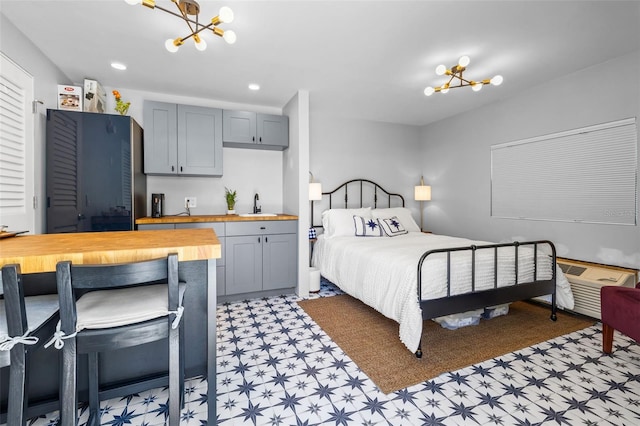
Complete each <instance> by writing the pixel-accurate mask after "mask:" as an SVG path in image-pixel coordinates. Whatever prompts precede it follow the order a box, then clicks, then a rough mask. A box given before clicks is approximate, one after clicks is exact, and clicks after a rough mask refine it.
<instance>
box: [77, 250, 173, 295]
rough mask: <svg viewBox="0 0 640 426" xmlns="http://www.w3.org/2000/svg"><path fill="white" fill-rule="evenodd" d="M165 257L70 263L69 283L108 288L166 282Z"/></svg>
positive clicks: (92, 287)
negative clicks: (104, 263)
mask: <svg viewBox="0 0 640 426" xmlns="http://www.w3.org/2000/svg"><path fill="white" fill-rule="evenodd" d="M167 262H168V260H167V258H162V259H154V260H148V261H144V262H136V263H125V264H112V265H71V285H72V287H73V288H74V289H81V288H85V289H91V290H97V289H109V288H117V287H128V286H131V285H136V284H147V283H152V282H156V281H164V282H166V280H167V277H168V269H167V268H168V266H167Z"/></svg>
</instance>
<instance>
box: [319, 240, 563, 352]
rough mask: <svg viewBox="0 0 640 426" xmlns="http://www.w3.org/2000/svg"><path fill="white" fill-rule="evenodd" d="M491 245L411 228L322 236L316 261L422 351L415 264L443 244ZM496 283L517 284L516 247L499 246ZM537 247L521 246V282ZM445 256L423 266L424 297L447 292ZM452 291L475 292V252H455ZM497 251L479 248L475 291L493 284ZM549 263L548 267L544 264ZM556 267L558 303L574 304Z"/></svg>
mask: <svg viewBox="0 0 640 426" xmlns="http://www.w3.org/2000/svg"><path fill="white" fill-rule="evenodd" d="M472 244H475V245H484V244H490V243H487V242H484V241H473V240H467V239H464V238H456V237H448V236H444V235H435V234H423V233H420V232H410V233H408V234H406V235H401V236H396V237H391V238H389V237H381V238H367V237H333V238H330V239H325V238H323V236H320V237H319V238H318V241H317V242H316V244H315V246H314V250H313V259H312V264H313V265H314V266H316V267H318V268H319V269H320V273H321V274H322V276H324V277H325V278H327V279H328V280H330V281H331V282H333V283H335V284H336V285H338V286H339V287H340V288H341V289H342V290H343V291H344V292H346V293H348V294H350V295H352V296H353V297H356V298H358V299H360V300H361V301H363V302H364V303H366V304H367V305H369V306H371V307H373V308H374V309H376V310H377V311H379V312H380V313H382V314H383V315H385V316H386V317H388V318H391V319H393V320H395V321H396V322H398V323H399V324H400V340H401V341H402V342H403V343H404V344H405V346H406V347H407V348H408V349H409V350H410V351H411V352H415V351H416V350H417V349H418V344H419V342H420V336H421V334H422V312H421V310H420V305H419V302H418V299H417V297H416V295H417V265H418V260H419V259H420V256H421V255H422V254H423V253H424V252H426V251H428V250H434V249H440V248H451V247H464V246H470V245H472ZM541 248H542V246H539V247H538V256H537V257H538V262H539V263H538V272H537V276H538V279H548V278H550V277H551V269H550V263H551V261H550V258H549V257H548V256H547V255H546V254H544V253H542V250H541ZM498 257H499V261H498V286H499V287H501V286H507V285H513V284H514V281H515V279H514V277H515V273H514V270H513V269H514V267H513V264H514V262H513V259H514V257H515V251H514V249H513V248H512V247H509V248H501V249H499V256H498ZM532 258H533V250H532V249H531V248H526V247H520V248H519V255H518V282H528V281H532V280H533V262H532ZM445 259H446V255H445V254H438V255H435V256H434V255H430V256H429V257H428V258H427V260H426V261H425V264H424V265H423V268H422V299H435V298H439V297H444V296H446V295H447V293H446V260H445ZM451 263H452V267H451V295H455V294H461V293H465V292H469V291H471V284H470V283H471V278H470V277H471V267H470V264H471V255H470V254H469V252H459V253H454V254H452V256H451ZM493 265H494V264H493V250H478V251H477V252H476V279H475V289H476V291H477V290H482V289H489V288H492V287H493V277H494V266H493ZM545 265H546V268H545V267H544V266H545ZM556 268H557V269H556V270H557V274H556V277H557V290H556V294H557V303H558V306H560V307H565V308H568V309H572V308H573V295H572V293H571V288H570V286H569V283H568V282H567V280H566V278H565V276H564V275H563V274H562V271H561V270H560V269H559V268H558V267H557V266H556Z"/></svg>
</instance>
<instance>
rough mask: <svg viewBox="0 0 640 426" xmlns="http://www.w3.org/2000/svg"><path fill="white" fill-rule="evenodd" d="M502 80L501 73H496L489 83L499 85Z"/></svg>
mask: <svg viewBox="0 0 640 426" xmlns="http://www.w3.org/2000/svg"><path fill="white" fill-rule="evenodd" d="M502 80H503V78H502V76H501V75H496V76H495V77H493V78H492V79H491V84H493V85H494V86H500V85H501V84H502Z"/></svg>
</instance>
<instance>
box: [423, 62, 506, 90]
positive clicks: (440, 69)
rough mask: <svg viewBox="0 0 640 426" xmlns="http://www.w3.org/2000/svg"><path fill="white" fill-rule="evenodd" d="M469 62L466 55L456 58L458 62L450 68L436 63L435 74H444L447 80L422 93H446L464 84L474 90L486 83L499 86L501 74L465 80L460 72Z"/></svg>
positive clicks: (479, 88)
mask: <svg viewBox="0 0 640 426" xmlns="http://www.w3.org/2000/svg"><path fill="white" fill-rule="evenodd" d="M469 62H471V60H470V59H469V57H468V56H462V57H461V58H460V59H459V60H458V63H457V64H456V65H454V66H453V67H451V69H448V68H447V67H446V66H444V65H438V66H437V67H436V74H438V75H445V74H446V75H448V76H450V78H449V81H447V82H446V83H444V84H443V85H442V86H438V87H431V86H429V87H427V88H426V89H424V94H425V95H427V96H431V95H433V94H434V93H435V92H440V93H447V92H448V91H449V89H455V88H457V87H466V86H471V89H472V90H473V91H474V92H478V91H480V90H481V89H482V87H483V86H484V85H486V84H493V85H494V86H499V85H501V84H502V80H503V79H502V76H501V75H496V76H495V77H493V78H491V79H486V80H479V81H475V80H467V79H466V78H464V77H463V76H462V73H463V72H464V71H465V70H466V69H467V66H468V65H469ZM455 83H458V84H455Z"/></svg>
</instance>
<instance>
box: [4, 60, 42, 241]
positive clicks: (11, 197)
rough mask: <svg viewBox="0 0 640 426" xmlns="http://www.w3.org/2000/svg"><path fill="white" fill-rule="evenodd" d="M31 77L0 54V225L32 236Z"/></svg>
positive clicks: (33, 214)
mask: <svg viewBox="0 0 640 426" xmlns="http://www.w3.org/2000/svg"><path fill="white" fill-rule="evenodd" d="M32 100H33V77H32V76H31V75H29V74H28V73H27V72H26V71H24V70H23V69H22V68H20V67H19V66H18V65H16V64H15V63H14V62H13V61H11V60H10V59H9V58H7V57H6V56H5V55H4V54H0V225H6V226H8V228H9V230H11V231H27V230H28V231H31V232H32V233H33V232H35V210H34V205H33V196H34V166H33V163H34V159H33V158H34V156H33V138H34V136H33V113H32V112H31V101H32Z"/></svg>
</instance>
